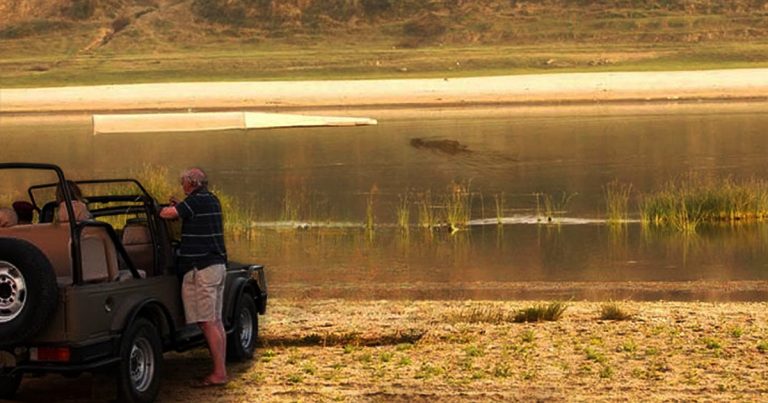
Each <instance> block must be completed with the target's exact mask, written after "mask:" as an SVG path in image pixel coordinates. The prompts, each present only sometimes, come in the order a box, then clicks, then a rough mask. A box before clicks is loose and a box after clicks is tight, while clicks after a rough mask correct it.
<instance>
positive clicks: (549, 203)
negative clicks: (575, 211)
mask: <svg viewBox="0 0 768 403" xmlns="http://www.w3.org/2000/svg"><path fill="white" fill-rule="evenodd" d="M533 195H534V196H535V197H536V216H537V217H538V220H539V221H541V220H542V217H543V218H544V219H546V221H547V222H552V221H554V220H555V217H557V216H558V215H561V214H563V213H565V211H566V210H567V208H568V204H569V203H570V202H571V200H572V199H573V198H574V197H576V196H577V195H578V193H576V192H574V193H570V192H566V191H563V192H561V193H560V197H559V198H557V197H555V196H554V195H551V194H548V193H534V194H533ZM542 207H543V209H542Z"/></svg>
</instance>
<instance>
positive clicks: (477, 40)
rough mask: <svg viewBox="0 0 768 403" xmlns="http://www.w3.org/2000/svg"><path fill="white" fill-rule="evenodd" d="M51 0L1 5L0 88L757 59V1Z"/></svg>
mask: <svg viewBox="0 0 768 403" xmlns="http://www.w3.org/2000/svg"><path fill="white" fill-rule="evenodd" d="M22 3H23V2H22ZM50 3H51V4H50V5H47V6H46V7H40V8H39V10H37V11H28V10H27V12H21V11H18V10H21V7H19V8H18V10H17V9H11V10H5V11H6V12H7V17H6V19H5V20H3V21H0V45H2V46H0V81H1V82H2V84H1V85H2V87H4V88H11V87H40V86H59V85H85V84H88V85H90V84H108V83H139V82H171V81H231V80H236V81H239V80H306V79H358V78H409V77H414V78H415V77H461V76H477V75H499V74H527V73H542V72H582V71H629V70H643V71H648V70H689V69H711V68H738V67H765V66H768V10H767V9H766V8H765V2H747V1H736V2H725V1H722V2H720V1H715V2H700V1H693V0H688V1H681V2H675V3H674V4H673V3H671V2H657V1H651V0H647V1H639V2H619V3H616V2H588V3H584V2H570V1H549V2H506V1H497V0H483V1H478V2H470V3H466V4H465V3H464V2H448V1H434V2H421V1H411V0H402V1H385V2H368V1H362V2H358V1H354V2H353V1H330V0H313V1H309V2H304V3H301V4H299V3H298V2H296V1H287V2H281V3H279V4H278V3H277V2H271V1H260V2H245V1H234V2H233V1H218V0H207V1H200V0H196V1H182V2H171V1H163V0H157V1H152V2H142V3H145V5H143V6H142V5H136V4H133V3H129V2H123V1H115V2H111V3H110V5H103V4H100V3H97V2H92V1H86V0H82V1H77V2H71V3H63V2H62V4H61V5H60V6H59V7H58V8H56V3H57V2H55V1H54V2H50ZM81 3H82V4H81ZM582 3H583V4H582ZM705 3H706V4H705ZM73 4H81V5H89V4H90V5H91V6H92V9H89V8H84V9H77V10H73V9H72V7H73ZM14 10H16V11H17V12H14Z"/></svg>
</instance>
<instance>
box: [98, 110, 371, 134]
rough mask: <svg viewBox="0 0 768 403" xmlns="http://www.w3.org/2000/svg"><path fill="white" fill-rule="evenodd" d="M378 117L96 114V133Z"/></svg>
mask: <svg viewBox="0 0 768 403" xmlns="http://www.w3.org/2000/svg"><path fill="white" fill-rule="evenodd" d="M376 124H378V122H377V121H376V119H371V118H356V117H336V116H308V115H292V114H285V113H265V112H200V113H139V114H112V115H93V134H94V135H95V134H108V133H155V132H196V131H213V130H232V129H272V128H281V127H317V126H334V127H336V126H365V125H376Z"/></svg>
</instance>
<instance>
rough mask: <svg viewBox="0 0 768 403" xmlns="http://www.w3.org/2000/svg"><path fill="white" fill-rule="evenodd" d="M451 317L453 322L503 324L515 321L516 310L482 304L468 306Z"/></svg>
mask: <svg viewBox="0 0 768 403" xmlns="http://www.w3.org/2000/svg"><path fill="white" fill-rule="evenodd" d="M449 319H451V321H452V322H464V323H490V324H502V323H511V322H514V320H515V312H513V311H509V310H507V309H504V308H503V307H499V306H495V305H491V306H480V307H472V308H466V309H464V310H462V311H460V312H458V313H457V314H456V315H453V316H452V317H451V318H449Z"/></svg>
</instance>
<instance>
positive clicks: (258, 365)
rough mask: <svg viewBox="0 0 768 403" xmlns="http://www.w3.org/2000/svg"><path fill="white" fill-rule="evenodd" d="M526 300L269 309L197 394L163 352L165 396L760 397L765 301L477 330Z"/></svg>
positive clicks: (54, 381) (179, 363)
mask: <svg viewBox="0 0 768 403" xmlns="http://www.w3.org/2000/svg"><path fill="white" fill-rule="evenodd" d="M532 304H533V303H532V302H522V301H503V302H502V301H499V302H492V301H355V302H350V301H345V300H304V299H302V300H288V299H275V300H273V301H270V308H269V312H268V315H267V317H266V318H264V320H263V321H262V327H261V332H262V334H261V340H262V344H263V345H262V346H261V347H259V349H258V350H257V357H256V359H255V360H254V361H253V362H250V363H245V364H232V365H230V366H229V370H230V373H231V375H232V382H231V383H230V384H229V385H228V386H227V387H226V388H223V389H208V390H202V391H201V390H197V389H191V388H190V387H189V386H188V384H189V379H190V377H194V376H197V375H201V374H203V373H204V372H205V371H206V369H207V365H208V358H207V352H205V351H204V350H196V351H192V352H188V353H184V354H170V355H167V356H166V361H165V364H166V366H165V374H164V377H163V379H164V384H163V387H162V391H161V398H160V401H189V400H190V399H192V400H197V401H355V402H357V401H387V402H391V401H403V402H406V401H407V402H412V401H517V400H524V401H532V400H542V399H543V400H548V401H617V400H618V401H669V400H675V401H680V400H683V401H690V400H706V401H765V400H766V399H768V351H767V350H768V305H766V303H765V302H762V303H700V302H622V303H619V306H620V308H621V309H623V310H625V311H626V312H628V313H631V314H632V315H633V316H632V318H631V319H630V320H625V321H605V320H600V319H599V316H600V309H601V307H602V303H599V302H598V303H593V302H569V303H568V307H567V309H566V310H565V312H564V314H563V316H562V317H561V318H560V320H558V321H556V322H541V323H511V322H504V321H491V322H478V321H477V320H476V319H478V318H480V317H482V316H483V315H478V314H477V312H485V313H486V315H485V316H486V317H488V316H491V317H492V316H493V315H494V314H497V313H509V312H516V311H518V310H520V309H523V308H527V307H529V306H531V305H532ZM108 380H109V379H108V378H105V377H101V378H99V377H96V378H94V377H90V376H86V377H84V378H80V379H79V380H71V379H66V378H63V377H47V378H43V379H29V380H27V381H26V382H25V384H24V385H23V386H22V389H21V390H20V396H19V398H20V400H21V401H36V400H35V399H36V398H41V397H44V396H51V395H54V394H55V395H56V396H59V397H60V398H61V399H63V400H62V401H79V402H85V401H100V400H102V399H105V398H108V397H109V393H110V391H111V389H110V388H109V387H108V385H109V382H106V381H108Z"/></svg>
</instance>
